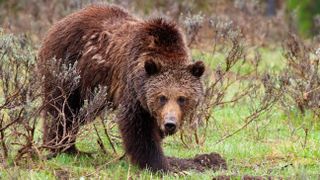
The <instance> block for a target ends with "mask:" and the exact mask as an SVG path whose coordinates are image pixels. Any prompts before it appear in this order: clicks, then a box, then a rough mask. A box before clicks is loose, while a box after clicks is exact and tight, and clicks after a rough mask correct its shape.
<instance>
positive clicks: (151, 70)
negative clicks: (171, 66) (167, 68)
mask: <svg viewBox="0 0 320 180" xmlns="http://www.w3.org/2000/svg"><path fill="white" fill-rule="evenodd" d="M144 69H145V70H146V72H147V74H148V75H149V76H151V75H154V74H157V73H158V72H159V71H160V67H159V66H158V65H157V64H156V63H155V62H154V61H153V60H152V59H148V60H146V61H145V62H144Z"/></svg>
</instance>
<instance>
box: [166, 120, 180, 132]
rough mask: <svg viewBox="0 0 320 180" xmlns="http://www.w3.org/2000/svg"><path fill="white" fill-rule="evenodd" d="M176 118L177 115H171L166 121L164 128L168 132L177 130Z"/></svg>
mask: <svg viewBox="0 0 320 180" xmlns="http://www.w3.org/2000/svg"><path fill="white" fill-rule="evenodd" d="M176 127H177V125H176V118H175V117H169V118H167V120H166V121H165V123H164V128H165V130H166V131H168V132H174V131H175V130H176Z"/></svg>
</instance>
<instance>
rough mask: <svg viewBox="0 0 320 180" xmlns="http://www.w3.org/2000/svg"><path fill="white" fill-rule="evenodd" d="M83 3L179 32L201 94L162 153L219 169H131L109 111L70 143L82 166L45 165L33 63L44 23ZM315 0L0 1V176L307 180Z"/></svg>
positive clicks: (314, 87) (316, 112) (318, 16)
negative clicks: (217, 160)
mask: <svg viewBox="0 0 320 180" xmlns="http://www.w3.org/2000/svg"><path fill="white" fill-rule="evenodd" d="M92 3H113V4H116V5H120V6H123V7H124V8H126V9H128V10H129V11H130V12H132V13H133V14H136V15H137V16H140V17H142V18H149V17H150V16H151V17H152V16H167V17H169V18H172V19H174V20H175V21H177V22H178V23H179V24H180V25H181V27H182V28H184V30H185V32H186V35H187V39H188V44H189V46H190V49H191V52H192V57H193V59H201V60H203V61H204V62H205V63H206V65H207V69H206V74H205V78H204V81H205V85H206V96H205V101H204V103H203V104H201V108H202V109H201V108H200V109H199V110H198V112H199V113H196V114H195V115H196V117H194V119H192V120H193V121H192V122H191V123H190V127H188V128H186V129H184V131H182V132H181V133H180V134H179V135H175V136H172V137H168V138H166V140H165V141H164V147H165V153H166V155H168V156H175V157H186V158H187V157H193V156H195V155H196V154H199V153H208V152H218V153H220V154H221V155H222V156H223V157H224V158H226V160H227V163H228V167H229V170H227V171H218V172H213V171H207V172H205V173H196V172H192V171H190V172H182V174H179V175H177V174H169V175H154V174H152V173H151V172H149V171H140V170H139V169H137V168H136V167H133V166H131V165H130V164H129V163H128V161H126V160H125V159H121V158H120V156H121V155H122V153H123V148H122V145H121V138H120V137H119V134H118V131H117V126H115V121H114V117H113V114H112V113H110V114H109V112H106V114H105V116H103V117H102V118H98V119H100V121H95V122H94V123H91V124H89V125H88V126H84V127H83V129H82V131H81V133H80V134H79V137H78V140H77V143H76V145H77V147H78V148H79V149H80V150H84V151H88V152H94V155H93V156H94V157H93V158H92V157H84V156H80V157H78V156H72V155H67V154H61V155H59V156H57V157H56V158H53V159H50V160H47V159H46V151H45V150H44V149H43V147H41V145H42V141H41V136H42V135H41V134H42V129H41V123H40V120H41V116H40V113H39V112H40V111H41V98H40V97H41V92H40V91H39V90H40V89H41V87H40V83H41V79H40V78H38V77H37V76H36V70H37V69H36V59H37V55H36V54H37V51H38V48H39V47H40V44H41V40H42V39H43V37H44V35H45V33H46V32H47V30H48V29H49V28H50V27H51V26H52V25H53V24H54V23H55V22H57V21H58V20H59V19H61V18H63V17H65V16H67V15H68V14H70V13H72V12H75V11H77V10H79V9H81V8H84V7H85V6H86V5H88V4H92ZM319 3H320V0H201V1H200V0H153V1H150V0H0V146H1V147H0V163H1V164H0V179H9V178H10V179H15V178H16V179H19V178H21V177H28V178H29V179H55V178H61V179H63V178H86V177H90V178H101V177H103V178H106V179H151V178H155V179H179V178H181V179H199V178H200V179H212V177H216V176H220V175H226V176H240V177H243V176H244V175H252V176H263V177H265V178H267V177H270V176H271V177H273V178H277V177H279V178H280V177H284V178H291V179H308V177H309V176H311V177H312V178H311V179H319V177H320V176H319V172H320V151H319V147H320V123H319V122H320V69H319V68H318V66H319V62H320V48H319V44H320V4H319ZM101 99H103V97H102V98H101ZM108 133H109V134H108ZM109 136H110V137H109ZM30 177H31V178H30ZM22 179H26V178H22ZM238 179H240V178H238Z"/></svg>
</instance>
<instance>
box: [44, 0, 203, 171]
mask: <svg viewBox="0 0 320 180" xmlns="http://www.w3.org/2000/svg"><path fill="white" fill-rule="evenodd" d="M54 57H55V58H56V59H62V61H63V62H64V63H67V64H74V63H75V62H77V70H78V71H79V73H80V77H81V79H80V86H79V87H78V88H77V89H76V90H74V91H73V92H72V94H71V96H70V97H68V99H67V101H68V103H69V106H70V108H65V109H64V108H63V106H62V101H63V100H66V99H63V98H62V97H61V94H62V92H61V90H59V89H57V87H56V85H55V84H52V83H51V82H52V78H53V76H52V72H50V71H49V70H48V68H46V64H47V62H48V61H51V60H52V58H54ZM38 64H39V72H40V74H41V75H42V76H44V77H45V84H44V102H45V104H47V106H46V108H45V110H46V111H47V112H48V113H49V114H50V115H52V116H53V117H56V116H57V114H58V111H57V108H58V109H60V110H62V111H63V112H64V113H65V114H66V116H67V118H69V119H71V118H72V117H71V114H76V113H77V112H78V111H79V109H80V108H81V106H82V105H83V100H84V99H85V98H88V94H89V93H90V92H91V91H92V90H93V88H95V87H97V86H98V85H105V86H107V88H108V96H107V97H106V98H107V100H108V101H109V102H112V103H113V107H114V108H117V107H119V105H120V104H121V108H120V109H119V113H118V115H117V118H118V124H119V128H120V131H121V135H122V138H123V143H124V147H125V151H126V153H127V155H128V156H129V157H130V160H131V162H132V163H134V164H137V165H138V166H139V167H141V168H146V167H148V168H150V169H152V170H164V171H166V170H168V163H167V161H166V158H165V156H164V155H163V151H162V148H161V140H162V138H163V137H164V135H165V134H166V133H164V132H163V129H162V128H161V127H162V123H163V118H164V115H165V114H166V112H167V111H168V112H169V111H170V113H171V114H174V116H175V117H176V118H177V121H178V122H177V124H178V127H181V124H182V123H183V120H184V119H186V118H187V117H188V114H190V112H191V111H192V110H193V109H195V107H196V105H197V104H198V102H199V101H200V99H201V97H202V84H201V81H200V76H201V75H202V73H203V71H204V66H203V63H202V62H197V63H195V64H192V63H191V61H190V57H189V55H188V49H187V47H186V43H185V40H184V36H183V33H182V32H181V31H180V29H179V28H178V27H177V25H176V24H175V23H174V22H171V21H168V20H164V19H162V18H155V19H150V20H140V19H138V18H136V17H134V16H132V15H130V14H129V13H127V12H126V11H125V10H123V9H121V8H119V7H116V6H90V7H87V8H85V9H83V10H81V11H78V12H76V13H73V14H71V15H69V16H67V17H66V18H64V19H62V20H61V21H59V22H58V23H57V24H55V25H54V26H53V27H52V28H51V29H50V31H49V32H48V34H47V36H46V38H45V39H44V42H43V45H42V47H41V49H40V52H39V63H38ZM159 95H165V96H166V98H167V100H168V101H166V103H165V104H162V105H159V99H158V98H159ZM181 97H183V98H186V101H182V100H181ZM178 99H179V100H178ZM183 100H184V99H183ZM179 103H180V104H179ZM82 121H83V120H78V122H82ZM72 123H74V122H71V121H69V122H68V123H67V124H68V127H69V126H71V125H72ZM57 124H59V122H57V121H53V122H51V123H49V124H48V123H47V125H46V126H45V127H44V128H45V131H47V133H46V134H44V143H45V144H46V145H48V146H49V145H50V142H52V139H54V138H58V139H62V136H63V135H62V134H61V133H62V132H60V131H59V132H60V133H58V135H57V134H56V133H55V132H56V131H57V129H59V128H62V127H60V126H59V125H57ZM53 127H56V128H53ZM67 131H68V128H67ZM69 131H71V130H69ZM77 131H78V129H76V130H72V132H68V133H71V134H76V133H77ZM74 141H75V139H74ZM73 143H74V142H73ZM62 150H66V151H68V150H74V146H72V147H70V148H69V149H68V148H67V149H56V151H58V152H59V151H62Z"/></svg>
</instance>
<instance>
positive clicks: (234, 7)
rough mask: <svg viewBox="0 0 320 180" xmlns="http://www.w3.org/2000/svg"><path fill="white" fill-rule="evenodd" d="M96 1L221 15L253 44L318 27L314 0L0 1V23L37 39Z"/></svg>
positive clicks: (145, 11) (174, 14) (153, 11)
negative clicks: (54, 25) (242, 32)
mask: <svg viewBox="0 0 320 180" xmlns="http://www.w3.org/2000/svg"><path fill="white" fill-rule="evenodd" d="M101 2H102V3H103V2H107V3H114V4H117V5H121V6H123V7H125V8H127V9H129V10H131V11H134V12H136V13H138V14H139V15H140V16H148V15H166V16H169V17H171V18H174V19H176V20H181V19H183V17H184V16H186V15H193V14H196V13H199V12H200V13H201V15H202V16H205V17H214V16H217V15H219V16H222V15H223V16H224V17H226V18H229V19H231V20H233V21H235V22H236V23H238V24H239V25H240V26H241V27H242V28H243V30H244V31H245V30H247V31H248V29H250V31H252V32H251V37H249V38H251V39H252V40H253V41H255V42H256V41H257V40H260V41H261V40H266V39H267V40H272V39H273V40H279V37H282V36H283V32H284V31H292V32H296V33H299V34H300V35H302V36H303V37H305V38H314V37H316V36H318V35H319V28H320V1H319V0H202V1H197V0H189V1H184V0H154V1H149V0H28V1H21V0H0V25H1V27H2V28H4V29H9V30H10V32H15V33H21V32H24V33H26V32H27V33H29V34H31V35H33V40H36V41H38V40H39V38H41V37H42V36H43V35H44V33H45V32H46V30H47V29H48V27H50V25H52V23H54V22H55V21H57V20H58V19H60V18H62V17H64V16H65V15H67V14H69V13H71V12H73V11H75V10H77V9H80V8H83V7H84V6H86V5H87V4H91V3H101ZM207 34H208V33H207ZM209 34H210V33H209ZM257 35H258V36H257ZM248 36H249V35H248Z"/></svg>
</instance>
